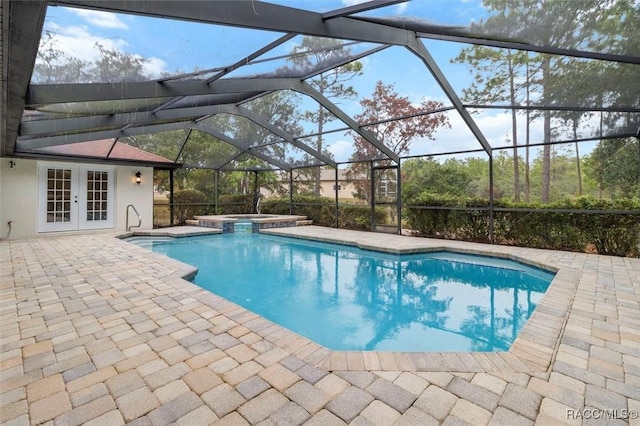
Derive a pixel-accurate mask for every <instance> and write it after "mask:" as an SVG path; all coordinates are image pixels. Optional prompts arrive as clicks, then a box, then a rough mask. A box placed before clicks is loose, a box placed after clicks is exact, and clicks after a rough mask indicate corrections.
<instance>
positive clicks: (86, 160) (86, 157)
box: [0, 139, 174, 238]
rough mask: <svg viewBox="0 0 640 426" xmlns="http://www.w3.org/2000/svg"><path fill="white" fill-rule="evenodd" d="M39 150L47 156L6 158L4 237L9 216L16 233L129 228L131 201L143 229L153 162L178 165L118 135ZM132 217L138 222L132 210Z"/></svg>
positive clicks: (149, 217) (1, 174) (1, 188)
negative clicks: (139, 217) (138, 180)
mask: <svg viewBox="0 0 640 426" xmlns="http://www.w3.org/2000/svg"><path fill="white" fill-rule="evenodd" d="M33 155H37V156H42V157H44V158H45V159H40V158H39V159H30V158H2V159H1V161H0V194H1V195H2V197H1V199H2V204H1V205H0V236H1V237H4V236H6V235H7V232H8V231H9V226H8V222H9V221H11V235H10V237H11V238H25V237H34V236H39V235H46V234H48V233H51V232H74V231H83V230H88V229H91V230H97V229H104V230H122V231H124V230H125V228H126V221H127V216H126V215H127V206H128V205H133V206H135V208H136V210H137V211H138V212H139V213H140V216H141V218H142V224H141V226H140V228H138V229H151V228H152V227H153V169H154V168H153V167H149V164H155V165H156V167H161V168H171V167H174V163H173V161H171V160H168V159H166V158H163V157H160V156H158V155H155V154H152V153H150V152H147V151H143V150H141V149H138V148H135V147H132V146H129V145H126V144H124V143H121V142H118V141H116V140H114V139H104V140H97V141H91V142H82V143H75V144H68V145H60V146H55V147H48V148H43V149H40V150H38V151H35V152H33ZM136 162H140V164H141V165H136ZM142 164H145V166H142ZM137 173H140V182H139V183H138V182H137V181H136V180H137V179H136V174H137ZM129 221H130V225H132V224H133V225H137V223H138V220H137V218H136V216H135V215H134V214H132V213H131V214H130V219H129Z"/></svg>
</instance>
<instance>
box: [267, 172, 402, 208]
mask: <svg viewBox="0 0 640 426" xmlns="http://www.w3.org/2000/svg"><path fill="white" fill-rule="evenodd" d="M345 173H346V170H344V169H338V198H340V199H341V200H355V197H354V196H353V194H354V193H356V186H355V185H354V183H355V182H364V184H365V185H370V183H369V179H368V178H367V177H366V176H362V177H361V178H359V179H349V180H348V179H347V178H346V176H345ZM288 179H289V175H288V174H281V175H280V180H288ZM296 179H297V180H298V181H302V180H303V179H302V178H299V177H298V178H296V177H295V175H294V180H296ZM304 180H305V181H306V182H307V183H309V184H310V185H311V183H312V182H313V177H312V176H311V175H308V176H305V178H304ZM335 185H336V172H335V170H334V169H331V168H322V169H320V196H322V197H335ZM396 188H397V185H396V179H395V176H394V177H393V178H385V179H382V181H380V187H379V188H378V192H377V194H378V196H382V197H388V198H394V197H395V195H396ZM264 192H267V193H264ZM263 195H265V196H266V197H269V196H271V194H270V193H269V192H268V191H266V190H264V189H263Z"/></svg>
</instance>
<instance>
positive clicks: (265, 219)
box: [195, 214, 307, 233]
mask: <svg viewBox="0 0 640 426" xmlns="http://www.w3.org/2000/svg"><path fill="white" fill-rule="evenodd" d="M195 219H196V220H197V221H198V226H202V227H204V228H215V229H222V232H223V233H229V232H235V225H236V223H251V232H260V230H261V229H268V228H286V227H290V226H297V225H298V224H299V223H300V222H304V221H306V220H307V217H306V216H297V215H277V214H223V215H212V216H196V217H195Z"/></svg>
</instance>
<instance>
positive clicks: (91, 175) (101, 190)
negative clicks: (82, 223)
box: [87, 171, 109, 222]
mask: <svg viewBox="0 0 640 426" xmlns="http://www.w3.org/2000/svg"><path fill="white" fill-rule="evenodd" d="M108 192H109V174H108V173H107V172H100V171H89V172H87V200H104V201H103V202H101V203H99V202H87V221H88V222H95V221H105V220H107V208H108V206H107V201H106V200H107V193H108Z"/></svg>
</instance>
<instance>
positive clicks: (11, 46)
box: [1, 0, 640, 170]
mask: <svg viewBox="0 0 640 426" xmlns="http://www.w3.org/2000/svg"><path fill="white" fill-rule="evenodd" d="M485 3H487V4H493V5H494V6H492V7H490V6H488V5H486V4H484V3H482V2H481V1H468V0H467V1H465V0H459V1H458V0H433V1H429V2H424V1H413V2H399V1H395V0H389V1H371V2H362V3H359V2H354V1H347V0H342V1H340V0H317V1H313V2H299V1H293V0H290V1H285V0H282V1H272V2H261V1H220V0H216V1H202V0H196V1H179V2H178V1H135V2H131V1H124V0H65V1H55V2H26V1H24V2H23V1H19V2H6V3H3V8H2V26H3V27H2V36H3V46H6V50H5V51H6V52H7V53H6V55H4V58H3V59H4V62H3V69H2V72H3V80H5V81H7V86H6V87H7V94H6V99H3V103H4V105H3V106H4V107H5V108H6V113H5V114H4V116H3V119H4V122H3V128H2V131H3V135H2V136H3V137H2V147H1V149H2V152H1V153H2V155H4V156H12V155H13V156H32V157H46V156H47V155H48V154H50V153H51V152H58V153H61V154H62V155H64V153H69V152H73V153H75V154H77V153H78V152H82V150H80V149H76V150H73V149H68V148H65V149H62V148H60V149H58V150H56V147H57V146H65V145H69V144H83V143H85V142H88V141H94V140H104V139H111V140H115V141H117V142H118V143H119V144H128V145H131V146H133V147H136V148H139V149H143V150H145V151H148V152H150V153H152V154H155V155H156V156H160V157H163V158H168V159H170V160H171V161H173V162H174V163H175V164H174V165H184V166H188V167H207V168H219V169H234V168H238V169H247V167H252V168H255V169H282V170H288V169H291V168H292V167H303V166H314V165H331V166H335V165H336V164H337V163H343V162H350V161H361V160H391V161H394V162H398V161H400V159H401V158H405V157H407V156H420V155H437V154H444V153H447V154H450V153H457V152H468V151H478V152H481V153H485V154H486V155H491V153H492V151H493V150H495V149H499V148H505V147H510V146H513V145H514V144H515V145H516V146H524V145H525V144H530V145H533V146H535V145H538V144H545V143H559V142H564V141H573V140H579V141H594V140H600V139H604V138H620V137H629V136H634V135H636V133H637V132H638V129H639V128H640V32H638V31H637V27H638V25H637V24H638V23H639V22H640V3H638V2H637V1H633V0H618V1H610V0H576V1H571V2H550V1H545V0H529V1H521V2H516V4H518V5H519V6H518V7H517V8H514V7H512V6H505V7H504V8H499V7H497V6H495V5H496V4H497V3H500V2H485ZM506 3H509V4H510V3H511V2H505V4H506ZM634 23H635V24H634ZM381 90H382V91H381ZM376 93H378V94H379V95H383V96H380V97H379V98H378V102H383V100H384V95H390V94H395V95H397V96H396V98H395V99H396V100H397V99H401V100H403V101H406V102H405V104H404V105H405V106H404V107H403V108H397V107H389V108H386V107H385V108H382V107H380V105H381V104H373V105H374V106H373V107H372V104H371V103H370V102H369V103H368V102H367V100H371V99H372V98H375V95H374V94H376ZM394 105H395V104H394ZM513 111H515V114H513V113H512V112H513ZM514 117H518V118H519V120H518V121H516V120H514ZM545 117H546V118H547V120H546V121H547V123H550V126H551V128H550V129H545V125H544V123H545ZM410 120H421V123H423V124H424V125H425V126H427V127H428V131H426V132H423V133H422V134H421V135H420V136H417V137H415V138H414V139H413V140H412V141H411V143H410V146H409V147H406V146H405V147H402V148H401V147H398V146H394V143H393V141H392V140H390V139H389V138H388V137H387V135H389V134H391V132H392V131H393V126H394V124H401V123H402V122H404V121H410ZM527 122H528V123H529V124H528V126H529V134H530V136H531V137H529V138H526V139H525V138H522V137H521V138H517V139H516V138H515V137H514V136H515V135H514V129H515V128H517V127H519V128H524V126H525V125H527V124H526V123H527ZM514 123H517V124H514ZM74 158H77V155H74ZM104 159H105V161H108V160H109V157H108V156H105V157H104ZM120 160H121V159H120ZM135 160H136V161H140V158H136V159H135Z"/></svg>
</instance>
